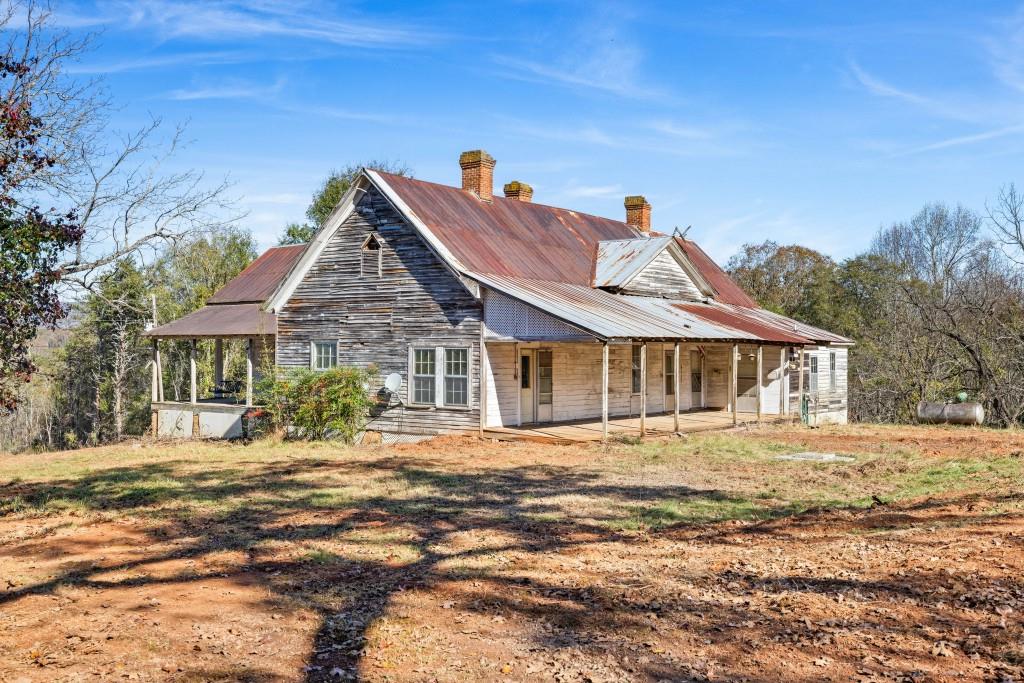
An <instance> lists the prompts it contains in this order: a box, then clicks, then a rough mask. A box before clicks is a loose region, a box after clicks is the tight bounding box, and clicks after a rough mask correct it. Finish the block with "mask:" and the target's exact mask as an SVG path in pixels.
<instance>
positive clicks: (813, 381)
mask: <svg viewBox="0 0 1024 683" xmlns="http://www.w3.org/2000/svg"><path fill="white" fill-rule="evenodd" d="M809 375H810V376H809V378H808V383H807V390H808V391H810V392H812V393H817V391H818V357H817V356H811V369H810V372H809Z"/></svg>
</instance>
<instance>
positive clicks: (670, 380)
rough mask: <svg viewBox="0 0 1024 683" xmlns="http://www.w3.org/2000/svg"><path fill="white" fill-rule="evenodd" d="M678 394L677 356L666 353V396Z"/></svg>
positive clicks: (669, 352)
mask: <svg viewBox="0 0 1024 683" xmlns="http://www.w3.org/2000/svg"><path fill="white" fill-rule="evenodd" d="M675 394H676V355H675V353H674V352H672V351H666V352H665V395H666V396H675Z"/></svg>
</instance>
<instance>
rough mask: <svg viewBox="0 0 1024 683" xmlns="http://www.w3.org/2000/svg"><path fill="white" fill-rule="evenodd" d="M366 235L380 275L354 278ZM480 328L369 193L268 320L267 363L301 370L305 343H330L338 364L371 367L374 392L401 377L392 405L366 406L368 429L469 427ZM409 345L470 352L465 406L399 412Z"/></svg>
mask: <svg viewBox="0 0 1024 683" xmlns="http://www.w3.org/2000/svg"><path fill="white" fill-rule="evenodd" d="M371 233H374V234H376V235H377V236H378V238H379V240H380V242H381V245H382V256H381V258H382V274H381V276H380V277H377V275H376V273H375V272H373V273H372V274H368V275H366V276H361V275H360V259H361V252H362V245H363V242H364V241H365V239H366V237H367V236H368V235H369V234H371ZM480 321H481V308H480V305H479V303H478V302H477V301H476V300H475V299H474V298H473V297H472V296H471V295H470V294H469V293H468V292H467V291H466V290H465V289H464V288H463V286H462V285H461V283H460V282H459V281H458V280H457V279H456V278H455V277H454V276H453V275H452V274H451V272H450V271H448V270H447V269H446V268H445V267H444V265H443V264H442V263H441V261H440V260H439V259H438V258H437V257H436V256H435V255H434V253H433V252H432V251H430V249H429V248H428V247H427V245H426V244H425V243H424V242H423V240H422V239H421V238H420V237H419V235H418V234H417V233H416V232H415V230H414V229H413V228H412V227H411V226H409V225H407V224H406V223H405V222H404V221H403V220H402V219H401V217H400V216H399V215H398V214H397V213H396V212H395V211H394V210H393V209H392V208H391V206H390V205H389V204H388V203H387V202H386V201H385V200H384V198H383V197H382V196H381V195H380V194H379V193H378V192H377V191H376V190H371V191H369V192H367V193H366V194H365V195H364V196H363V197H362V198H361V199H360V200H359V203H358V205H357V207H356V210H355V211H354V212H353V213H352V215H351V216H350V217H349V218H348V219H347V220H346V221H345V223H344V224H343V225H342V226H341V227H340V228H339V229H338V231H337V233H336V234H335V235H334V236H333V237H332V238H331V241H330V243H329V244H328V245H327V246H326V247H325V248H324V251H323V252H322V254H321V255H320V258H319V259H318V260H317V262H316V263H315V264H314V265H313V267H312V268H311V269H310V271H309V272H308V273H307V274H306V276H305V277H304V278H303V280H302V282H301V284H300V285H299V286H298V288H297V289H296V290H295V293H294V294H293V295H292V297H291V298H290V299H289V301H288V303H287V304H286V305H285V306H284V308H283V309H282V311H281V312H280V314H278V323H277V325H278V338H277V364H278V366H279V367H281V368H292V367H309V366H310V344H311V342H313V341H337V342H338V363H339V365H345V366H353V367H361V368H367V367H371V366H373V367H376V368H377V370H378V385H379V386H377V387H374V388H373V389H374V390H375V391H377V390H378V389H380V388H381V387H382V386H383V381H384V378H385V377H387V375H388V374H390V373H394V372H397V373H398V374H400V375H401V376H402V389H401V391H400V393H399V396H400V397H401V401H400V402H399V401H398V400H396V399H394V398H392V400H391V401H390V403H389V404H387V405H381V406H380V407H379V408H378V409H375V411H374V413H375V414H374V416H373V418H372V420H371V421H370V423H369V425H368V426H367V428H368V429H373V430H380V431H384V432H401V433H405V434H430V433H437V432H443V431H451V430H463V429H475V428H476V427H477V426H478V425H479V419H480V417H479V416H480V412H479V410H480V401H479V397H480V391H479V388H480V330H481V322H480ZM410 346H418V347H419V346H422V347H438V346H455V347H462V348H468V349H470V378H469V387H470V397H469V407H468V408H435V407H431V408H420V407H412V406H409V407H404V406H405V403H406V402H407V399H408V384H407V383H408V381H409V348H410ZM440 361H441V359H438V362H440ZM437 391H442V387H440V386H438V387H437ZM381 395H383V394H381Z"/></svg>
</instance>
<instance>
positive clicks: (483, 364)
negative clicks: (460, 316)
mask: <svg viewBox="0 0 1024 683" xmlns="http://www.w3.org/2000/svg"><path fill="white" fill-rule="evenodd" d="M489 371H490V361H489V360H488V358H487V344H485V343H484V329H483V326H482V325H481V326H480V371H479V372H480V399H479V401H480V429H479V436H480V438H481V439H482V438H483V436H484V428H485V427H487V373H488V372H489Z"/></svg>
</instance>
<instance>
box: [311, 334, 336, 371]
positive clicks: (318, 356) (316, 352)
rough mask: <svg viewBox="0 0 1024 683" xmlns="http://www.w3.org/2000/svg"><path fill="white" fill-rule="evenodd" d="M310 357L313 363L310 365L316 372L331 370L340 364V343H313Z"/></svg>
mask: <svg viewBox="0 0 1024 683" xmlns="http://www.w3.org/2000/svg"><path fill="white" fill-rule="evenodd" d="M310 356H311V361H312V363H310V365H311V366H312V367H313V369H314V370H330V369H331V368H333V367H335V366H336V365H337V364H338V343H337V342H325V341H318V342H313V345H312V348H311V349H310Z"/></svg>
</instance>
